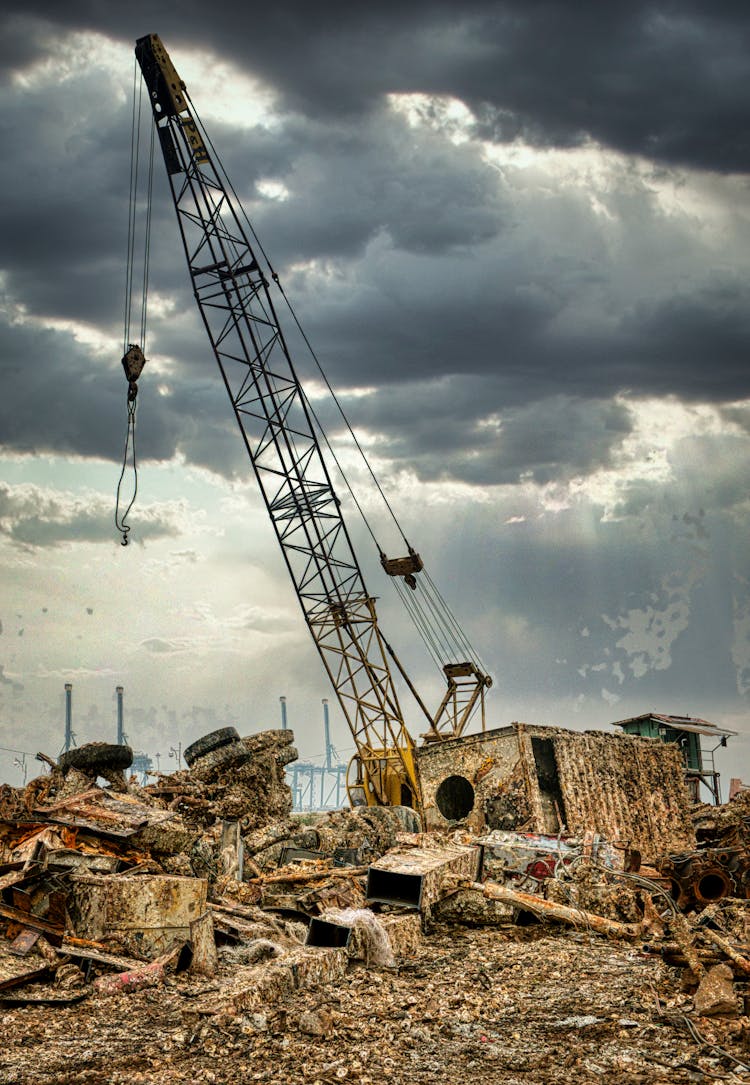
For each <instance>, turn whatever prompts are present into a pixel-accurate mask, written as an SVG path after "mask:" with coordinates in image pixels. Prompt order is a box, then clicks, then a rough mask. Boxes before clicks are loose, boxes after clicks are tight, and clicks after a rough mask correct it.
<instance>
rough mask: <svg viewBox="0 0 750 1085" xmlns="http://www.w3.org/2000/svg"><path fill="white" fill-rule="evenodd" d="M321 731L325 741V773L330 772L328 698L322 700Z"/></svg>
mask: <svg viewBox="0 0 750 1085" xmlns="http://www.w3.org/2000/svg"><path fill="white" fill-rule="evenodd" d="M323 729H324V731H325V739H326V772H330V771H331V725H330V722H329V719H328V698H327V697H324V698H323Z"/></svg>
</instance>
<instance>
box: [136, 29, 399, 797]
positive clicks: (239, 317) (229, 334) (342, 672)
mask: <svg viewBox="0 0 750 1085" xmlns="http://www.w3.org/2000/svg"><path fill="white" fill-rule="evenodd" d="M136 57H137V59H138V62H139V64H140V67H141V70H142V73H143V77H144V80H145V83H146V87H147V88H148V92H149V96H150V100H151V107H152V110H153V114H154V121H155V124H156V128H157V133H158V137H159V142H160V144H161V148H162V152H163V155H164V161H165V164H166V167H167V173H168V176H169V183H170V188H171V192H172V198H173V201H174V206H175V210H176V212H177V219H178V224H179V229H180V234H181V237H182V242H183V246H184V250H185V256H186V258H187V264H188V269H189V272H190V277H191V280H192V284H193V291H194V294H195V299H196V302H197V304H198V308H199V310H200V314H201V317H202V319H203V323H204V325H205V328H206V332H207V333H208V337H209V341H210V343H211V347H212V349H213V352H214V355H215V357H216V361H217V363H218V365H219V369H220V371H221V375H222V378H223V380H224V384H225V386H226V389H227V392H228V394H229V398H230V400H231V403H232V407H233V409H234V413H235V415H236V418H237V422H238V424H239V428H240V432H241V434H242V439H243V441H244V444H245V447H246V449H247V453H248V456H249V458H250V462H251V464H252V467H253V470H254V472H255V476H256V479H257V481H258V484H259V486H260V490H261V493H262V495H263V498H264V501H265V503H266V507H267V509H268V512H269V515H270V517H271V522H272V524H273V527H274V530H275V532H276V536H277V538H278V541H279V544H280V546H281V550H282V553H283V556H284V559H285V561H286V565H287V568H288V570H289V574H290V576H291V579H292V583H293V584H294V587H295V590H296V592H297V596H298V598H299V601H300V604H301V606H302V610H303V613H304V616H305V619H306V621H307V624H308V627H309V629H310V632H311V633H312V636H313V640H314V642H315V645H316V647H317V649H318V652H319V653H320V656H321V659H322V661H323V665H324V667H325V669H326V671H327V673H328V676H329V678H330V680H331V683H332V685H333V688H334V690H335V692H336V695H337V697H338V700H339V703H340V705H341V708H342V710H343V712H344V716H345V718H346V720H347V723H348V725H349V728H350V730H351V733H352V736H353V738H354V742H355V746H356V749H357V760H358V762H359V765H358V768H359V772H358V778H357V781H355V786H360V787H362V789H363V794H362V795H361V796H360V795H357V796H356V798H359V799H360V801H361V800H362V798H364V799H365V800H366V801H368V802H370V803H373V802H377V803H385V804H389V803H405V804H407V805H418V804H419V785H418V779H417V775H416V768H415V763H414V742H413V739H412V738H411V736H410V734H409V732H408V730H407V729H406V727H405V725H404V721H403V714H402V711H401V706H400V704H399V699H398V694H397V691H396V687H395V685H394V682H393V677H392V674H391V670H390V667H389V663H388V657H387V655H386V648H385V645H384V642H383V639H382V637H381V634H380V630H379V628H378V620H377V614H376V610H375V603H374V599H373V597H372V596H371V595H370V593H369V592H368V590H367V588H366V586H365V582H364V578H363V576H362V571H361V568H360V566H359V563H358V561H357V558H356V555H355V553H354V550H353V547H352V543H351V539H350V537H349V533H348V531H347V528H346V525H345V523H344V520H343V518H342V515H341V511H340V503H339V500H338V498H337V496H336V493H335V491H334V488H333V485H332V482H331V479H330V476H329V472H328V468H327V466H326V463H325V461H324V459H323V456H322V452H321V449H320V445H319V442H318V439H317V435H316V432H315V428H314V424H313V420H312V418H311V415H310V411H309V408H308V405H307V402H306V399H305V396H304V393H303V390H302V387H301V384H300V381H299V379H298V377H297V374H296V372H295V369H294V365H293V363H292V360H291V357H290V355H289V351H288V349H287V344H286V341H285V338H284V334H283V332H282V329H281V327H280V325H279V323H278V320H277V318H276V312H275V309H274V304H273V300H272V297H271V294H270V291H269V283H268V281H267V279H266V277H265V275H264V273H263V271H262V270H261V268H260V264H259V261H258V260H257V258H256V254H255V252H254V250H253V246H252V245H251V243H250V240H249V238H248V236H247V233H246V230H245V227H244V226H243V223H242V221H241V219H240V217H239V215H238V213H237V210H236V208H235V205H234V202H233V200H232V197H231V195H230V192H229V191H228V189H227V186H226V185H225V183H224V181H223V180H222V177H221V175H220V173H219V172H218V170H217V169H216V167H215V165H214V162H213V161H212V157H211V154H210V153H209V150H208V147H207V140H206V138H205V137H204V134H203V132H202V131H201V129H200V127H199V124H198V123H197V121H196V119H195V118H194V117H193V115H192V114H191V111H190V108H189V104H188V101H187V97H186V93H185V87H184V84H183V83H182V82H181V80H180V79H179V77H178V75H177V73H176V71H175V69H174V67H173V65H172V62H171V60H170V58H169V56H168V54H167V52H166V50H165V49H164V46H163V45H162V43H161V41H160V40H159V38H158V36H157V35H155V34H152V35H149V36H147V37H144V38H140V39H139V40H138V42H137V43H136Z"/></svg>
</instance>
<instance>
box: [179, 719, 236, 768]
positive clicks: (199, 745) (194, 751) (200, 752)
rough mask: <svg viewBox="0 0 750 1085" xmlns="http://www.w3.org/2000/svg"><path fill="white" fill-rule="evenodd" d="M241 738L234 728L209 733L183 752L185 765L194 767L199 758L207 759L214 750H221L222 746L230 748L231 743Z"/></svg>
mask: <svg viewBox="0 0 750 1085" xmlns="http://www.w3.org/2000/svg"><path fill="white" fill-rule="evenodd" d="M239 737H240V736H239V732H238V731H237V730H236V728H234V727H220V728H219V729H218V731H209V733H208V734H207V735H203V737H202V738H198V739H196V740H195V742H192V743H191V744H190V745H189V746H186V747H185V749H184V750H183V751H182V756H183V757H184V758H185V764H186V765H192V764H193V762H194V761H196V760H197V759H198V758H199V757H205V755H206V754H207V753H211V751H212V750H220V749H221V747H222V746H229V744H230V743H231V742H237V740H238V739H239Z"/></svg>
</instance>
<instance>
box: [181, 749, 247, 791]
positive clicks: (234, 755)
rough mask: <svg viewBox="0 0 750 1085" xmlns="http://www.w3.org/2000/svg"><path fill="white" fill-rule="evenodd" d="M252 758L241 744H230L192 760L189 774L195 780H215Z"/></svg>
mask: <svg viewBox="0 0 750 1085" xmlns="http://www.w3.org/2000/svg"><path fill="white" fill-rule="evenodd" d="M252 756H253V755H252V754H251V753H249V752H248V751H247V750H246V749H245V747H244V746H243V744H242V743H241V742H230V743H228V744H227V745H226V746H220V747H219V748H218V749H214V750H209V752H208V753H206V754H203V756H202V757H199V758H197V759H194V760H193V764H192V765H191V766H190V772H191V773H192V775H193V776H195V778H196V780H205V781H211V780H216V779H217V778H218V777H219V776H221V775H222V773H224V772H228V771H229V770H230V769H238V768H239V767H240V765H245V764H247V762H248V761H250V760H251V759H252Z"/></svg>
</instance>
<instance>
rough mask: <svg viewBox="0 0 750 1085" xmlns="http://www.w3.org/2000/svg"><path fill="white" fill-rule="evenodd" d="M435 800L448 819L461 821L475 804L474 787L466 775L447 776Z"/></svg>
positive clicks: (436, 793)
mask: <svg viewBox="0 0 750 1085" xmlns="http://www.w3.org/2000/svg"><path fill="white" fill-rule="evenodd" d="M435 802H436V803H437V808H438V810H439V811H440V813H441V814H442V815H443V817H444V818H447V819H448V821H461V820H462V819H463V818H465V817H467V815H468V814H470V813H471V811H472V808H473V806H474V788H473V787H472V786H471V784H470V783H469V781H468V780H467V779H466V777H465V776H447V777H446V778H445V779H444V780H443V782H442V783H441V784H440V787H439V788H438V789H437V791H436V792H435Z"/></svg>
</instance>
